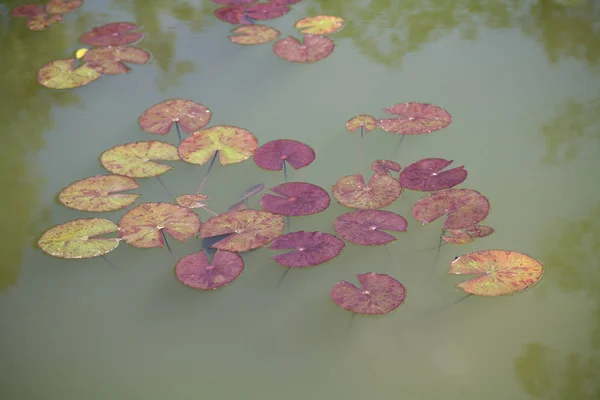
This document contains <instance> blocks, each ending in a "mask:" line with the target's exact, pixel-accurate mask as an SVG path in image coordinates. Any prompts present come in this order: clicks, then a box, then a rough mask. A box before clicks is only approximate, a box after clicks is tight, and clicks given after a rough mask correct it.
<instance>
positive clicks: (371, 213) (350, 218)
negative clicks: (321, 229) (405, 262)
mask: <svg viewBox="0 0 600 400" xmlns="http://www.w3.org/2000/svg"><path fill="white" fill-rule="evenodd" d="M406 226H407V222H406V220H405V219H404V218H403V217H402V216H400V215H398V214H396V213H393V212H391V211H382V210H358V211H351V212H349V213H346V214H342V215H340V216H339V217H337V218H336V219H335V221H334V223H333V227H334V229H335V231H336V232H337V234H338V235H340V236H341V237H342V238H343V239H346V240H347V241H349V242H351V243H355V244H359V245H361V246H376V245H382V244H388V243H391V242H393V241H395V240H398V239H397V238H396V237H394V236H392V235H390V234H389V233H387V232H383V231H384V230H386V231H395V232H406Z"/></svg>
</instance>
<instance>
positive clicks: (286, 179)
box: [283, 160, 288, 182]
mask: <svg viewBox="0 0 600 400" xmlns="http://www.w3.org/2000/svg"><path fill="white" fill-rule="evenodd" d="M286 164H287V162H286V161H285V160H283V177H284V178H285V181H286V182H287V181H288V177H287V167H286Z"/></svg>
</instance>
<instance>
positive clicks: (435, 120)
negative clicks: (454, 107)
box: [379, 102, 452, 135]
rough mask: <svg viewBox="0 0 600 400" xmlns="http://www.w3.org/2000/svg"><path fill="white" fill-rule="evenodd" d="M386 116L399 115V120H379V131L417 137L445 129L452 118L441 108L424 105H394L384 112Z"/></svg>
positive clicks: (415, 103) (414, 103)
mask: <svg viewBox="0 0 600 400" xmlns="http://www.w3.org/2000/svg"><path fill="white" fill-rule="evenodd" d="M383 111H385V112H386V113H388V114H394V115H399V116H400V118H390V119H381V120H379V126H380V127H381V129H383V130H385V131H388V132H393V133H399V134H401V135H418V134H421V133H429V132H433V131H437V130H440V129H442V128H445V127H447V126H448V125H450V123H451V122H452V116H451V115H450V113H448V111H446V110H444V109H443V108H441V107H437V106H434V105H431V104H425V103H417V102H410V103H400V104H394V105H393V106H391V107H390V108H386V109H385V110H383Z"/></svg>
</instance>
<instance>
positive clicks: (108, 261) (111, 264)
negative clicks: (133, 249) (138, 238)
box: [101, 254, 117, 268]
mask: <svg viewBox="0 0 600 400" xmlns="http://www.w3.org/2000/svg"><path fill="white" fill-rule="evenodd" d="M101 257H102V258H103V259H104V261H106V262H107V263H108V265H110V266H111V267H113V268H117V266H116V265H115V264H113V263H111V262H110V260H109V259H108V258H106V256H105V255H104V254H102V256H101Z"/></svg>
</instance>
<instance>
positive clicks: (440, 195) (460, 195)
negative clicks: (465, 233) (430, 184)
mask: <svg viewBox="0 0 600 400" xmlns="http://www.w3.org/2000/svg"><path fill="white" fill-rule="evenodd" d="M489 212H490V203H489V202H488V200H487V198H486V197H485V196H483V195H482V194H481V193H479V192H477V191H475V190H471V189H446V190H440V191H439V192H434V193H432V194H430V195H428V196H425V197H423V198H421V199H419V201H417V202H416V203H415V205H414V206H413V208H412V214H413V216H414V217H415V219H416V220H418V221H421V222H422V223H423V225H426V224H428V223H430V222H432V221H435V220H436V219H438V218H439V217H441V216H442V215H446V214H448V218H446V221H445V222H444V226H443V228H442V229H462V228H468V227H470V226H473V225H476V224H478V223H480V222H481V221H483V220H484V219H485V217H487V215H488V214H489Z"/></svg>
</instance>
